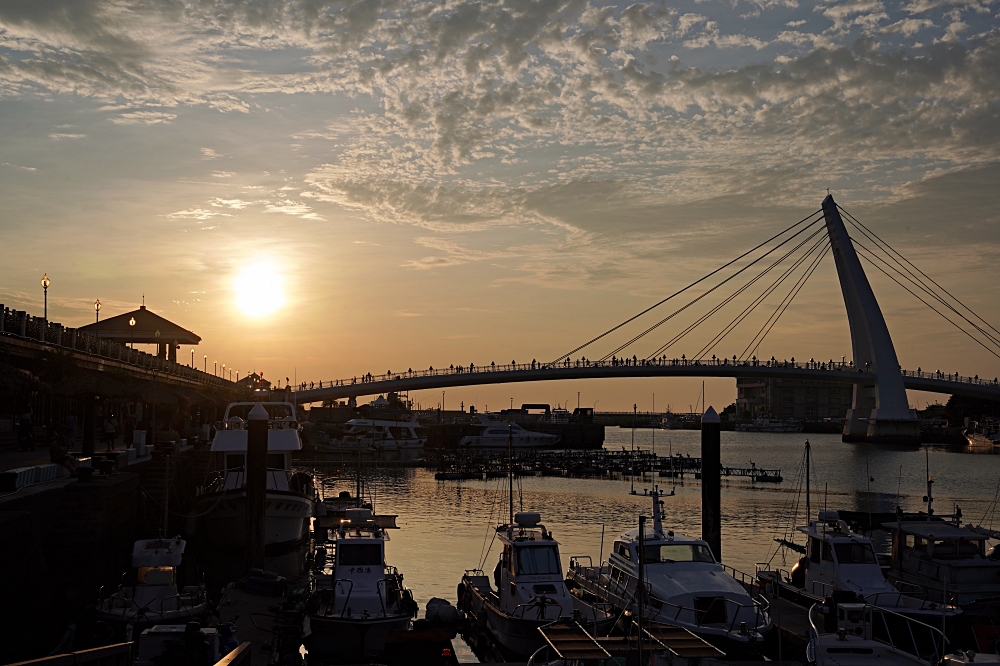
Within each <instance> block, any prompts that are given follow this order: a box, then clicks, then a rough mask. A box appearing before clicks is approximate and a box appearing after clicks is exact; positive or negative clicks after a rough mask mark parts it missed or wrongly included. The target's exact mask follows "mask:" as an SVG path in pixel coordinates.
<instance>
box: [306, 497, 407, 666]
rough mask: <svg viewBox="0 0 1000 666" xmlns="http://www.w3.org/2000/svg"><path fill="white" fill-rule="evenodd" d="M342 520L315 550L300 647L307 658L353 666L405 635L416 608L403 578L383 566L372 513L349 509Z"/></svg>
mask: <svg viewBox="0 0 1000 666" xmlns="http://www.w3.org/2000/svg"><path fill="white" fill-rule="evenodd" d="M344 516H345V517H344V519H343V520H341V521H340V525H339V527H338V528H337V529H336V530H334V531H333V532H332V533H331V534H330V535H329V537H328V539H327V541H326V542H325V543H321V544H319V545H318V546H317V550H316V557H317V563H318V564H319V567H318V571H317V572H316V575H315V576H314V579H313V586H314V587H313V591H312V594H311V595H310V597H309V598H308V600H307V602H306V618H305V620H304V625H303V639H302V642H303V644H304V645H305V646H306V649H308V650H309V654H310V657H312V656H314V655H319V656H320V657H322V658H325V659H332V660H335V661H342V662H349V663H356V662H357V661H359V660H367V659H371V658H374V657H377V656H379V655H380V654H382V652H383V651H384V650H385V646H386V641H387V639H388V638H389V634H390V633H391V632H396V631H406V630H408V629H409V628H410V626H411V621H412V619H413V617H414V616H415V615H416V613H417V604H416V602H415V601H414V600H413V594H412V593H411V592H410V590H408V589H407V588H406V587H405V586H404V585H403V574H401V573H399V571H398V570H397V569H396V567H393V566H389V565H388V564H386V561H385V542H386V541H388V539H389V536H388V534H386V532H385V529H384V528H382V527H380V525H379V523H378V521H377V520H376V519H375V516H374V514H373V511H372V510H371V509H370V508H367V507H355V508H351V509H347V510H346V511H345V512H344Z"/></svg>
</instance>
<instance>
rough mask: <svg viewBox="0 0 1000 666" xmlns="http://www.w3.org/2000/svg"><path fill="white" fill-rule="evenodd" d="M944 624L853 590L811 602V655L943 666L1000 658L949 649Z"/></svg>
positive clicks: (831, 662)
mask: <svg viewBox="0 0 1000 666" xmlns="http://www.w3.org/2000/svg"><path fill="white" fill-rule="evenodd" d="M946 646H947V639H946V638H945V637H944V634H942V633H941V630H940V629H938V628H936V627H934V626H931V625H928V624H925V623H923V622H919V621H917V620H914V619H913V618H909V617H906V616H904V615H900V614H898V613H894V612H892V611H890V610H887V609H885V608H880V607H878V606H872V605H871V604H866V603H864V602H863V601H861V600H860V599H857V598H852V597H851V596H847V597H843V598H840V599H838V598H836V597H833V598H830V599H827V600H825V601H823V602H821V603H816V604H814V605H813V606H811V607H810V608H809V646H808V648H807V657H808V659H809V662H810V663H811V664H815V666H855V665H856V666H869V665H870V664H885V665H886V666H943V665H944V664H955V665H957V664H967V663H972V662H975V663H998V662H1000V657H998V656H997V655H978V654H974V653H964V652H958V653H954V654H951V655H946V654H945V652H946Z"/></svg>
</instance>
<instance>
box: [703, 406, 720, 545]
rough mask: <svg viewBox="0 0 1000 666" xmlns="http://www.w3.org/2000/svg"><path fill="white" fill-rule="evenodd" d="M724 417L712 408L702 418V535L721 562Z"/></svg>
mask: <svg viewBox="0 0 1000 666" xmlns="http://www.w3.org/2000/svg"><path fill="white" fill-rule="evenodd" d="M721 441H722V420H721V419H720V418H719V415H718V414H717V413H716V412H715V410H714V409H712V408H711V407H709V408H708V411H706V412H705V413H704V414H703V415H702V417H701V538H702V539H703V540H704V541H707V542H708V545H709V547H710V548H711V549H712V554H713V555H715V559H716V561H718V562H721V561H722V476H721V472H720V468H721V466H722V453H721Z"/></svg>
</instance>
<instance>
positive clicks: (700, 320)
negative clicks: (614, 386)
mask: <svg viewBox="0 0 1000 666" xmlns="http://www.w3.org/2000/svg"><path fill="white" fill-rule="evenodd" d="M808 228H809V227H806V229H808ZM825 230H826V229H825V227H822V226H821V227H819V228H817V229H816V231H814V232H813V233H812V234H810V235H809V236H808V237H806V239H805V240H803V241H801V242H800V243H799V244H798V245H796V246H795V247H794V248H792V249H791V250H789V251H788V252H786V253H785V254H784V255H783V256H782V257H780V258H779V259H778V260H777V261H775V262H774V263H773V264H771V265H770V266H768V267H767V268H766V269H764V270H763V271H762V272H761V273H760V274H759V275H757V276H756V277H754V278H753V279H752V280H751V281H750V282H748V283H747V284H745V285H744V286H742V287H740V288H739V289H738V290H737V291H736V292H735V293H733V294H732V295H731V296H729V297H728V298H726V299H725V300H724V301H722V303H720V304H719V305H717V306H715V307H714V308H712V309H711V310H709V311H708V312H707V313H706V314H704V315H702V316H701V317H700V318H698V319H697V320H695V322H694V323H693V324H691V325H690V326H688V327H687V328H686V329H684V330H683V331H681V332H680V333H678V334H677V335H675V336H674V337H673V338H671V339H670V340H668V341H667V342H666V343H665V344H663V345H661V346H660V347H659V348H658V349H657V350H656V351H654V352H653V353H652V354H650V355H649V356H647V357H646V358H647V359H651V358H654V357H656V356H659V355H660V354H662V353H663V352H665V351H666V350H667V349H669V348H670V347H673V346H674V345H675V344H676V343H677V342H679V341H680V340H681V339H682V338H684V337H685V336H686V335H687V334H688V333H690V332H691V331H693V330H694V329H695V328H696V327H698V326H700V325H701V324H702V323H703V322H704V321H706V320H707V319H708V318H709V317H711V316H712V315H714V314H715V313H716V312H718V311H719V310H721V309H722V308H723V307H725V306H726V305H728V304H729V303H730V302H731V301H732V300H733V299H734V298H736V297H737V296H739V295H740V294H742V293H743V292H744V291H746V290H747V289H749V288H750V287H751V286H752V285H753V284H754V283H755V282H756V281H757V280H759V279H761V278H762V277H764V276H765V275H767V274H768V273H769V272H770V271H771V269H773V268H774V267H775V266H777V265H779V264H781V263H782V262H783V261H784V260H785V259H787V258H788V257H789V255H791V254H793V253H795V252H797V251H798V250H799V249H800V248H801V247H802V246H803V245H805V244H806V243H808V242H809V241H810V240H812V239H813V238H815V237H816V236H817V235H818V234H820V233H823V232H824V231H825ZM803 231H805V229H803ZM818 242H822V239H820V241H818ZM765 256H766V255H765ZM762 258H763V257H762ZM737 275H739V273H736V274H734V275H732V276H731V277H730V278H728V279H727V280H725V281H723V282H722V283H720V284H719V285H717V286H716V287H714V288H712V289H710V290H709V291H707V292H705V293H704V294H702V295H701V296H699V297H698V298H696V299H695V300H693V301H691V302H690V303H689V304H688V305H685V306H684V307H683V308H681V310H684V309H687V308H688V307H690V306H692V305H694V304H695V303H696V302H698V301H699V300H701V299H702V298H704V297H705V296H707V295H708V294H710V293H712V291H715V289H718V288H719V287H721V286H722V285H723V284H725V283H726V282H728V281H729V280H731V279H732V278H735V277H736V276H737ZM681 310H678V311H677V312H680V311H681ZM674 314H676V313H674ZM670 316H671V317H673V315H670ZM664 321H665V320H664ZM661 323H663V322H662V321H661V322H659V323H658V324H656V326H659V325H660V324H661ZM652 328H655V327H651V328H650V329H649V330H652ZM648 332H649V331H648V330H647V331H645V332H643V333H642V334H640V335H639V336H637V338H636V339H638V337H642V336H643V335H645V334H646V333H648ZM634 341H635V340H632V341H630V342H628V343H627V345H628V344H632V342H634ZM627 345H626V346H627ZM622 348H624V346H623V347H621V348H619V351H620V350H621V349H622ZM616 353H617V352H616ZM606 358H607V357H605V359H606ZM605 359H602V360H605Z"/></svg>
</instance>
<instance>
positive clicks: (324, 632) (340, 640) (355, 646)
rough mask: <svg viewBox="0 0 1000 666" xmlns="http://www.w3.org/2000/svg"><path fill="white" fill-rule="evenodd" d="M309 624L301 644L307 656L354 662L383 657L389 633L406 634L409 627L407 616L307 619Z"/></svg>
mask: <svg viewBox="0 0 1000 666" xmlns="http://www.w3.org/2000/svg"><path fill="white" fill-rule="evenodd" d="M308 622H309V627H308V631H307V632H306V636H305V637H304V638H303V639H302V642H303V644H304V645H305V646H306V649H307V650H309V653H310V654H312V655H320V656H323V657H327V658H333V659H335V660H336V661H342V662H353V661H357V660H359V659H366V658H371V657H377V656H378V655H380V654H382V652H384V651H385V643H386V640H387V639H388V638H389V634H390V633H391V632H393V631H406V630H407V629H408V628H409V627H410V616H409V615H390V616H389V617H380V618H375V617H368V618H363V617H339V616H332V615H310V616H309V617H308Z"/></svg>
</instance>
